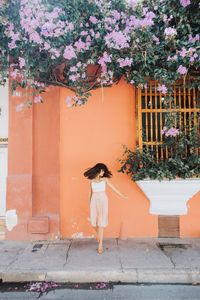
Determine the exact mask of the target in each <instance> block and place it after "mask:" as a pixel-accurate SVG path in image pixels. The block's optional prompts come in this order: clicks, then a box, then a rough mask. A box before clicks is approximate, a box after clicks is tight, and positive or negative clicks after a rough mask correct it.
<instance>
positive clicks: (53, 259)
mask: <svg viewBox="0 0 200 300" xmlns="http://www.w3.org/2000/svg"><path fill="white" fill-rule="evenodd" d="M97 246H98V244H97V242H96V240H95V239H70V240H67V239H66V240H57V241H36V242H29V243H27V242H21V243H19V242H14V241H13V242H8V241H4V242H2V241H1V242H0V258H1V260H0V278H2V280H3V281H4V282H8V281H12V282H20V281H42V280H46V281H49V280H53V281H58V282H96V281H105V282H109V281H113V282H118V281H121V282H124V283H125V282H132V283H183V284H185V283H192V284H200V239H156V238H154V239H150V238H146V239H145V238H143V239H141V238H137V239H128V240H125V241H122V240H118V239H108V238H107V239H105V241H104V253H103V254H101V255H100V254H98V253H97Z"/></svg>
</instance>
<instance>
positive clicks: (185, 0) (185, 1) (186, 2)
mask: <svg viewBox="0 0 200 300" xmlns="http://www.w3.org/2000/svg"><path fill="white" fill-rule="evenodd" d="M180 4H181V5H182V6H183V7H186V6H188V5H190V4H191V1H190V0H180Z"/></svg>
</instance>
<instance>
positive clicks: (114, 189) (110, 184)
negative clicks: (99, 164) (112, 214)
mask: <svg viewBox="0 0 200 300" xmlns="http://www.w3.org/2000/svg"><path fill="white" fill-rule="evenodd" d="M105 179H106V183H107V185H108V186H109V187H110V188H111V189H112V190H113V191H114V192H115V193H116V194H117V195H118V196H120V197H122V198H124V199H127V198H128V197H127V196H125V195H123V194H122V193H121V192H120V191H119V190H118V189H117V188H116V187H115V186H114V185H113V184H112V183H110V181H109V179H108V178H105Z"/></svg>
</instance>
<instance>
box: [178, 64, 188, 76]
mask: <svg viewBox="0 0 200 300" xmlns="http://www.w3.org/2000/svg"><path fill="white" fill-rule="evenodd" d="M177 72H178V73H180V74H181V75H185V74H186V73H187V69H186V67H184V66H182V65H180V66H179V67H178V70H177Z"/></svg>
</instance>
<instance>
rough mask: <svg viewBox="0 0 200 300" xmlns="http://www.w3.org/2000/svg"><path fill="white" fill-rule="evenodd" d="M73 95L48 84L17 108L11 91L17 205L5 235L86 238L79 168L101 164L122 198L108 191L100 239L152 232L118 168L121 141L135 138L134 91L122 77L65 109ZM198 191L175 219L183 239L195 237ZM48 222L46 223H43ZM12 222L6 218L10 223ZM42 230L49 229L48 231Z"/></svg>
mask: <svg viewBox="0 0 200 300" xmlns="http://www.w3.org/2000/svg"><path fill="white" fill-rule="evenodd" d="M71 94H72V92H71V91H70V90H68V89H65V88H60V89H59V88H55V87H50V88H49V89H48V91H47V92H46V93H45V94H44V95H43V97H44V103H43V104H37V105H34V106H33V107H32V108H30V109H27V110H24V111H21V112H16V105H17V104H19V103H21V102H22V101H24V100H25V98H23V96H21V97H15V96H12V95H10V103H9V116H10V118H9V148H8V150H9V154H8V162H9V165H8V178H7V210H9V211H11V213H12V216H14V215H13V210H16V215H17V224H16V225H14V227H13V228H12V229H11V230H7V232H6V238H7V239H18V240H20V239H29V240H36V239H55V238H57V237H59V236H60V237H63V238H65V237H67V238H71V237H90V236H93V234H94V232H93V229H92V227H91V225H90V222H89V220H88V218H89V181H88V180H87V179H86V178H85V177H84V176H83V173H84V171H85V170H86V169H87V168H89V167H91V166H93V165H94V164H96V163H97V162H103V163H105V164H107V165H108V167H109V169H110V170H111V171H112V173H113V178H111V179H110V180H111V182H112V183H113V184H114V185H115V186H116V187H117V188H118V189H119V190H120V191H121V192H123V193H124V194H126V195H127V196H128V200H124V199H121V198H120V197H119V196H117V195H116V194H115V193H114V192H113V191H112V190H110V189H108V190H107V194H108V197H109V225H108V227H107V228H106V230H105V236H106V237H122V238H126V237H157V235H158V218H157V216H154V215H150V214H149V212H148V211H149V201H148V200H147V198H146V197H145V195H144V194H143V193H142V192H141V191H140V189H139V188H138V187H137V185H136V184H135V183H134V182H132V181H131V179H130V178H129V177H128V176H127V175H126V174H122V173H119V172H117V170H118V169H119V168H120V164H119V162H118V161H117V159H118V158H121V157H122V153H123V148H122V145H123V144H125V145H127V146H128V147H131V148H132V149H133V147H134V145H135V143H136V132H137V130H136V97H135V90H134V88H133V87H132V86H130V85H128V84H127V83H126V82H125V81H123V80H122V81H120V83H119V84H118V85H114V86H113V87H111V88H103V89H98V90H95V91H93V92H92V96H91V97H90V99H89V101H88V103H87V104H86V105H84V106H82V107H81V106H80V107H76V108H70V107H67V105H66V97H67V96H68V95H71ZM199 199H200V193H198V194H197V195H195V196H194V197H193V199H191V200H190V201H189V212H188V215H187V216H181V217H180V234H181V236H182V237H199V236H200V224H199V219H200V202H199V201H198V200H199ZM47 219H48V222H47ZM11 223H12V222H11ZM47 227H48V228H47Z"/></svg>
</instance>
